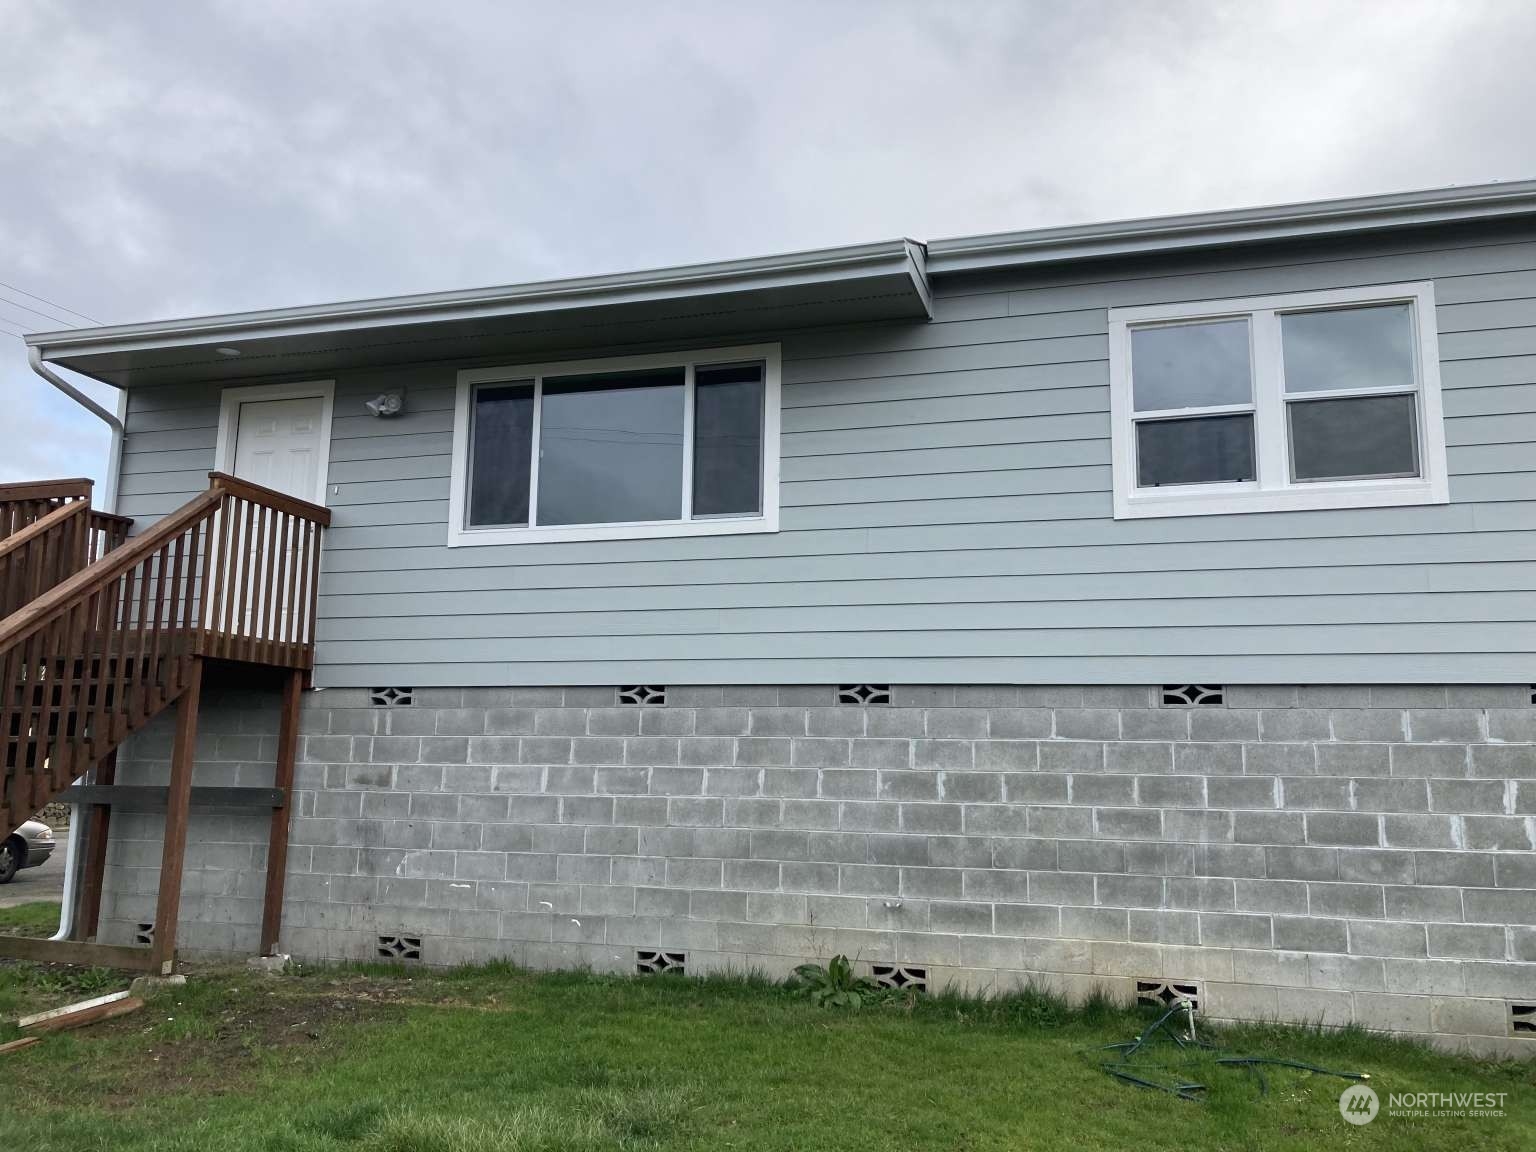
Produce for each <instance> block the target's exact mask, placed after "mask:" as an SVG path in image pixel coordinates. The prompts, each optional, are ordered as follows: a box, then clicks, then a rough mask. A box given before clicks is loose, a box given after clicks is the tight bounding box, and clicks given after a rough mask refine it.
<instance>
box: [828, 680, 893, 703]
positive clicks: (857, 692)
mask: <svg viewBox="0 0 1536 1152" xmlns="http://www.w3.org/2000/svg"><path fill="white" fill-rule="evenodd" d="M837 702H838V703H839V704H889V703H890V702H891V686H890V685H889V684H839V685H838V686H837Z"/></svg>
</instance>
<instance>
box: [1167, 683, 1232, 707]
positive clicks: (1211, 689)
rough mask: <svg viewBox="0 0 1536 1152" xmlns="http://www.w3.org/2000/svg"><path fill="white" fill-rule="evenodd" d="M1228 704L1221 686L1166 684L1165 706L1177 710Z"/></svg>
mask: <svg viewBox="0 0 1536 1152" xmlns="http://www.w3.org/2000/svg"><path fill="white" fill-rule="evenodd" d="M1225 702H1226V693H1225V692H1224V691H1223V690H1222V687H1221V685H1220V684H1164V685H1163V704H1164V705H1165V706H1172V707H1175V708H1186V707H1196V708H1199V707H1202V706H1206V705H1219V704H1224V703H1225Z"/></svg>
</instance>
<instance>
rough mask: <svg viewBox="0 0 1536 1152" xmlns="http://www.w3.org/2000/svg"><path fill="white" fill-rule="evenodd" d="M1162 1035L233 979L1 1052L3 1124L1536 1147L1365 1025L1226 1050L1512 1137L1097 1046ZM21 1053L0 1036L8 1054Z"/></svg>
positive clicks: (6, 988)
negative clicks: (1414, 1100) (1121, 1056)
mask: <svg viewBox="0 0 1536 1152" xmlns="http://www.w3.org/2000/svg"><path fill="white" fill-rule="evenodd" d="M73 978H74V979H81V978H82V977H81V975H80V974H78V973H77V974H76V976H75V977H73ZM60 979H61V976H60V974H59V972H58V971H56V970H49V969H45V968H41V967H38V966H30V965H8V966H5V967H0V1012H4V1013H6V1014H8V1015H9V1014H12V1013H14V1012H16V1011H18V1010H20V1009H22V1008H23V1007H27V1008H30V1007H31V1006H43V1005H45V1004H47V1003H49V1002H51V1001H53V1000H54V999H56V998H57V997H58V996H59V995H60V992H59V990H58V987H57V985H58V982H59V981H60ZM84 979H85V982H87V983H90V982H92V981H93V980H95V979H99V977H92V976H90V974H85V975H84ZM82 994H83V995H87V994H89V992H88V991H85V990H83V989H82ZM1148 1021H1149V1017H1148V1016H1146V1015H1142V1014H1137V1013H1134V1012H1129V1011H1124V1010H1120V1009H1117V1008H1114V1007H1112V1006H1110V1005H1108V1004H1105V1003H1090V1004H1087V1005H1084V1006H1079V1007H1077V1008H1069V1007H1067V1006H1066V1005H1064V1004H1063V1003H1061V1002H1060V1001H1058V1000H1055V999H1053V998H1051V997H1049V996H1046V995H1044V994H1040V993H1034V992H1028V991H1026V992H1023V993H1020V994H1017V995H1014V996H1010V997H1007V998H1001V999H997V1000H991V1001H977V1000H967V999H962V998H958V997H935V998H932V999H924V1000H915V1001H904V1002H898V1003H895V1004H890V1005H882V1006H875V1007H868V1008H865V1009H863V1010H860V1011H857V1012H837V1011H829V1010H823V1009H818V1008H816V1007H814V1006H812V1005H811V1004H810V1003H808V1002H807V1001H806V1000H805V999H803V998H801V997H797V996H795V995H793V994H792V993H790V992H788V991H786V990H784V989H783V988H782V987H780V986H777V985H774V984H770V983H768V982H766V981H762V980H753V979H738V980H728V979H719V978H717V979H711V980H684V979H680V978H676V977H649V978H645V979H643V980H624V979H618V978H612V977H598V976H592V975H587V974H581V973H563V974H543V975H536V974H532V973H527V972H523V971H519V970H517V969H513V968H510V967H506V966H499V965H493V966H490V967H486V968H475V969H467V970H463V971H456V972H445V973H423V972H419V971H418V972H407V971H405V970H402V969H393V968H379V967H366V968H355V969H320V970H310V971H301V972H299V973H298V974H296V975H292V976H287V977H283V978H279V979H267V978H257V977H255V976H253V975H251V974H248V973H246V972H244V971H238V972H230V971H222V972H210V973H206V974H203V975H201V976H195V977H194V978H193V980H192V981H191V982H190V983H189V984H188V985H187V986H186V987H185V988H177V989H168V990H166V991H164V992H162V993H161V994H160V995H158V996H157V997H156V998H155V999H153V1000H152V1001H151V1003H150V1004H149V1006H148V1007H146V1008H145V1009H144V1010H143V1011H141V1012H139V1013H137V1014H135V1015H132V1016H127V1017H123V1018H121V1019H119V1020H115V1021H111V1022H109V1023H107V1024H103V1025H99V1026H97V1027H94V1028H91V1029H86V1030H81V1031H79V1032H73V1033H67V1034H62V1035H58V1036H54V1037H51V1038H49V1039H48V1040H47V1041H45V1042H44V1043H43V1044H39V1045H37V1046H35V1047H33V1048H29V1049H27V1050H26V1051H24V1052H21V1053H17V1054H14V1055H11V1056H5V1057H0V1061H3V1063H0V1132H4V1133H5V1138H6V1145H7V1148H8V1152H9V1150H17V1152H31V1150H34V1149H38V1150H41V1149H55V1148H57V1149H71V1150H74V1149H93V1150H96V1149H101V1150H117V1149H167V1150H182V1149H186V1150H188V1152H190V1150H193V1149H197V1150H199V1152H201V1150H205V1149H263V1150H273V1152H277V1150H282V1152H308V1150H315V1152H320V1150H324V1152H350V1150H356V1152H460V1150H463V1152H597V1150H608V1149H623V1150H632V1152H662V1150H672V1149H700V1150H702V1149H711V1150H713V1149H753V1150H773V1152H789V1150H799V1149H806V1150H809V1149H839V1150H842V1149H847V1150H853V1152H863V1150H869V1152H874V1150H879V1152H896V1150H902V1149H964V1150H968V1152H981V1150H989V1149H1016V1148H1030V1149H1072V1150H1079V1149H1081V1150H1087V1149H1122V1148H1124V1149H1138V1150H1141V1149H1146V1150H1158V1149H1169V1150H1173V1149H1178V1150H1180V1152H1197V1150H1201V1149H1295V1150H1298V1152H1299V1150H1301V1149H1313V1148H1317V1147H1324V1146H1327V1147H1338V1148H1346V1149H1392V1150H1393V1152H1399V1150H1401V1149H1405V1148H1424V1149H1456V1150H1457V1152H1464V1150H1465V1149H1467V1148H1473V1147H1475V1148H1477V1149H1479V1150H1480V1152H1481V1150H1483V1149H1487V1150H1489V1152H1501V1150H1505V1149H1509V1150H1513V1149H1528V1148H1531V1147H1533V1146H1536V1079H1533V1071H1532V1069H1531V1068H1529V1067H1522V1066H1514V1065H1496V1064H1489V1063H1479V1062H1474V1061H1470V1060H1465V1059H1457V1058H1452V1057H1448V1056H1444V1055H1440V1054H1436V1053H1432V1052H1429V1051H1427V1050H1425V1049H1421V1048H1418V1047H1415V1046H1412V1045H1409V1044H1405V1043H1401V1042H1395V1041H1390V1040H1386V1039H1383V1038H1379V1037H1376V1036H1372V1035H1369V1034H1366V1033H1364V1032H1358V1031H1346V1032H1339V1033H1323V1032H1320V1031H1317V1030H1305V1029H1282V1028H1278V1027H1270V1028H1252V1029H1245V1030H1240V1031H1239V1030H1233V1031H1230V1032H1227V1033H1225V1034H1223V1036H1222V1039H1223V1041H1224V1042H1225V1043H1228V1044H1229V1045H1231V1046H1233V1047H1236V1048H1240V1049H1242V1050H1244V1051H1253V1052H1264V1053H1272V1054H1277V1055H1284V1056H1287V1057H1292V1058H1296V1059H1301V1060H1304V1061H1310V1062H1314V1063H1317V1064H1321V1065H1325V1066H1328V1067H1335V1068H1362V1069H1364V1070H1366V1071H1369V1072H1370V1073H1371V1074H1372V1083H1373V1085H1374V1086H1375V1087H1376V1089H1377V1091H1378V1092H1380V1093H1381V1094H1382V1099H1383V1105H1384V1106H1385V1103H1386V1093H1387V1092H1408V1091H1415V1092H1449V1091H1458V1092H1470V1091H1478V1092H1506V1093H1508V1099H1507V1101H1506V1110H1507V1113H1508V1114H1507V1115H1506V1116H1505V1117H1503V1118H1501V1119H1492V1118H1484V1119H1449V1118H1445V1119H1423V1120H1409V1119H1404V1118H1394V1117H1390V1116H1388V1115H1387V1114H1386V1113H1385V1111H1383V1113H1382V1114H1381V1115H1380V1116H1378V1117H1377V1119H1376V1120H1375V1121H1374V1122H1373V1123H1371V1124H1370V1125H1368V1126H1366V1127H1362V1128H1354V1127H1351V1126H1348V1125H1346V1124H1345V1123H1344V1122H1343V1120H1342V1119H1341V1118H1340V1116H1339V1112H1338V1096H1339V1093H1340V1091H1341V1089H1342V1088H1343V1087H1344V1086H1345V1085H1344V1082H1343V1081H1341V1080H1337V1079H1333V1078H1330V1077H1326V1076H1320V1075H1313V1074H1309V1073H1306V1072H1301V1071H1293V1070H1281V1069H1272V1070H1270V1071H1269V1072H1268V1073H1267V1081H1268V1092H1267V1094H1261V1093H1260V1091H1259V1086H1258V1082H1257V1080H1255V1079H1254V1078H1252V1077H1250V1076H1249V1075H1247V1074H1245V1073H1243V1072H1239V1071H1230V1070H1224V1069H1218V1068H1216V1067H1214V1066H1213V1065H1210V1064H1206V1065H1204V1066H1202V1067H1200V1068H1198V1069H1196V1070H1194V1071H1193V1073H1192V1076H1191V1078H1194V1079H1200V1080H1203V1081H1204V1082H1206V1083H1208V1084H1209V1085H1210V1092H1209V1099H1208V1100H1207V1101H1206V1102H1205V1103H1203V1104H1192V1103H1187V1102H1184V1101H1181V1100H1177V1099H1175V1098H1173V1097H1171V1096H1167V1095H1164V1094H1162V1093H1157V1092H1151V1091H1145V1090H1141V1089H1137V1088H1134V1087H1130V1086H1126V1085H1122V1084H1119V1083H1117V1082H1115V1081H1114V1080H1112V1079H1111V1078H1110V1077H1108V1076H1107V1075H1105V1074H1104V1073H1103V1072H1102V1071H1101V1070H1100V1069H1099V1068H1098V1066H1097V1065H1098V1063H1099V1061H1100V1060H1101V1059H1102V1058H1103V1057H1102V1055H1101V1054H1100V1053H1097V1052H1094V1051H1093V1049H1094V1048H1095V1047H1096V1046H1098V1045H1102V1044H1106V1043H1110V1042H1114V1041H1119V1040H1124V1039H1128V1038H1129V1037H1130V1036H1132V1035H1134V1034H1136V1033H1137V1032H1138V1031H1139V1030H1141V1029H1143V1028H1145V1027H1146V1025H1147V1023H1148ZM14 1034H15V1032H14V1029H9V1028H7V1027H5V1026H0V1042H3V1041H4V1040H6V1039H9V1038H11V1036H13V1035H14ZM1157 1058H1158V1059H1165V1058H1167V1053H1162V1054H1161V1055H1159V1056H1158V1057H1157Z"/></svg>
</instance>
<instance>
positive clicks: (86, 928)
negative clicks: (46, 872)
mask: <svg viewBox="0 0 1536 1152" xmlns="http://www.w3.org/2000/svg"><path fill="white" fill-rule="evenodd" d="M91 782H92V783H93V784H115V783H116V782H117V749H115V748H114V749H113V750H112V751H111V752H108V753H107V755H106V759H104V760H102V762H101V763H100V764H98V765H96V771H95V773H94V774H93V777H92V781H91ZM89 811H90V816H89V818H88V819H89V821H90V822H89V823H88V824H87V825H86V834H85V837H86V839H85V864H84V866H83V867H82V870H81V871H82V886H81V889H80V916H79V925H80V929H79V938H80V939H81V940H94V939H95V938H96V929H97V926H98V925H99V923H100V921H101V888H102V882H103V879H104V877H105V875H106V870H107V833H108V831H109V830H110V828H111V824H112V807H111V805H108V804H92V805H91V807H90V809H89Z"/></svg>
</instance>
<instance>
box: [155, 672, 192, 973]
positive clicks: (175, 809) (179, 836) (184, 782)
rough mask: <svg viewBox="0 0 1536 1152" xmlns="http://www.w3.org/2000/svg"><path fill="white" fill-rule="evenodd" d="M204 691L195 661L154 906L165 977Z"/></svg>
mask: <svg viewBox="0 0 1536 1152" xmlns="http://www.w3.org/2000/svg"><path fill="white" fill-rule="evenodd" d="M202 689H203V662H202V661H201V660H194V661H193V662H192V667H191V670H190V673H189V675H188V677H187V689H186V691H185V692H183V693H182V695H181V697H180V699H178V700H177V701H176V738H175V742H174V744H173V745H172V747H171V782H170V791H169V792H168V793H167V795H166V804H165V833H164V836H163V837H162V844H161V852H160V894H159V899H158V900H157V901H156V904H155V942H154V944H153V945H152V946H151V947H150V952H151V958H152V960H153V962H154V966H155V968H156V969H157V970H158V971H159V972H160V974H161V975H162V976H169V975H170V973H171V969H172V967H173V966H174V965H175V962H176V919H177V917H178V916H179V915H180V912H181V875H182V869H183V867H184V865H185V863H186V855H187V817H188V815H189V813H190V809H191V801H192V769H193V765H194V758H195V756H196V751H197V714H198V709H199V707H200V706H201V703H202Z"/></svg>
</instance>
